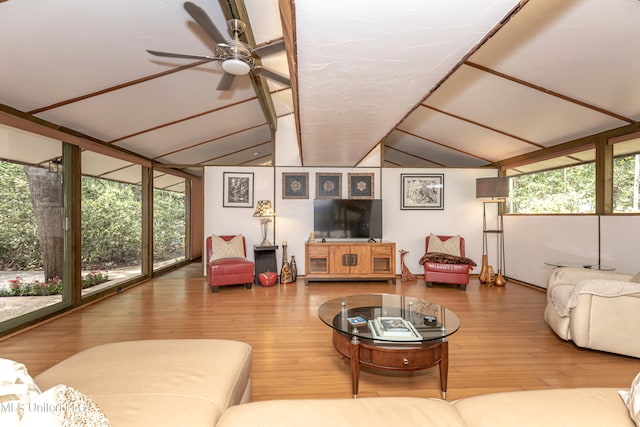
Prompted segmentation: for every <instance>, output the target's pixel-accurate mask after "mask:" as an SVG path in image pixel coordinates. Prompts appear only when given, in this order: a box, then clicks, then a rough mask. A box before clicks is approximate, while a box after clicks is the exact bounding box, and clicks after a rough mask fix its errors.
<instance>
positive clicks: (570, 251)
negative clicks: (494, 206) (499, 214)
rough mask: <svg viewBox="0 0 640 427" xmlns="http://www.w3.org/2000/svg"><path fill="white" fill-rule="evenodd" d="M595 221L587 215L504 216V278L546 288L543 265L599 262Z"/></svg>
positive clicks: (547, 270)
mask: <svg viewBox="0 0 640 427" xmlns="http://www.w3.org/2000/svg"><path fill="white" fill-rule="evenodd" d="M597 223H598V219H597V217H596V216H593V215H588V216H582V215H523V216H520V215H507V216H505V217H504V240H505V244H504V246H505V265H506V276H507V277H512V278H514V279H517V280H520V281H522V282H526V283H531V284H534V285H536V286H541V287H545V288H546V287H547V280H548V279H549V273H550V272H551V270H552V269H553V267H551V266H549V265H545V262H566V263H580V264H585V265H586V264H597V263H598V224H597Z"/></svg>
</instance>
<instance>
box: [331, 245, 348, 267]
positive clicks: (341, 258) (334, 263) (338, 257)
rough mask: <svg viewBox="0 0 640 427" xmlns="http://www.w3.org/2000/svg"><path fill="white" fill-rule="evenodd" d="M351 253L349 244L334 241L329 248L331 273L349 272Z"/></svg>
mask: <svg viewBox="0 0 640 427" xmlns="http://www.w3.org/2000/svg"><path fill="white" fill-rule="evenodd" d="M350 255H351V247H350V246H349V245H343V244H338V243H332V244H331V246H330V248H329V273H330V274H349V273H350V272H351V265H350V262H349V261H350Z"/></svg>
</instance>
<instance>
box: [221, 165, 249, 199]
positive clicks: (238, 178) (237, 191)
mask: <svg viewBox="0 0 640 427" xmlns="http://www.w3.org/2000/svg"><path fill="white" fill-rule="evenodd" d="M222 181H223V188H222V197H223V201H222V206H223V207H225V208H252V207H253V172H223V173H222Z"/></svg>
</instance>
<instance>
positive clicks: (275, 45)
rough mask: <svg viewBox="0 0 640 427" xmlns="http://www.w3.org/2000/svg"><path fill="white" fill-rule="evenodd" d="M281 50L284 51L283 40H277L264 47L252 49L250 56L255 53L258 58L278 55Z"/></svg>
mask: <svg viewBox="0 0 640 427" xmlns="http://www.w3.org/2000/svg"><path fill="white" fill-rule="evenodd" d="M282 50H284V39H279V40H276V41H273V42H271V43H269V44H265V45H264V46H260V47H257V48H255V49H253V51H252V52H251V53H252V54H254V53H257V54H258V56H260V57H262V56H267V55H271V54H273V53H278V52H280V51H282Z"/></svg>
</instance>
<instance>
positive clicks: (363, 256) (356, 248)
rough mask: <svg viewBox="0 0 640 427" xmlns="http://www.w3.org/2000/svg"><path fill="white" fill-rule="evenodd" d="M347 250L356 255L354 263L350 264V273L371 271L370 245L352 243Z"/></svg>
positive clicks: (367, 272)
mask: <svg viewBox="0 0 640 427" xmlns="http://www.w3.org/2000/svg"><path fill="white" fill-rule="evenodd" d="M349 252H350V253H351V254H352V255H353V256H356V257H357V260H356V263H355V265H352V266H351V270H350V273H351V274H369V273H371V246H370V245H368V244H364V245H353V246H351V247H350V248H349Z"/></svg>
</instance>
